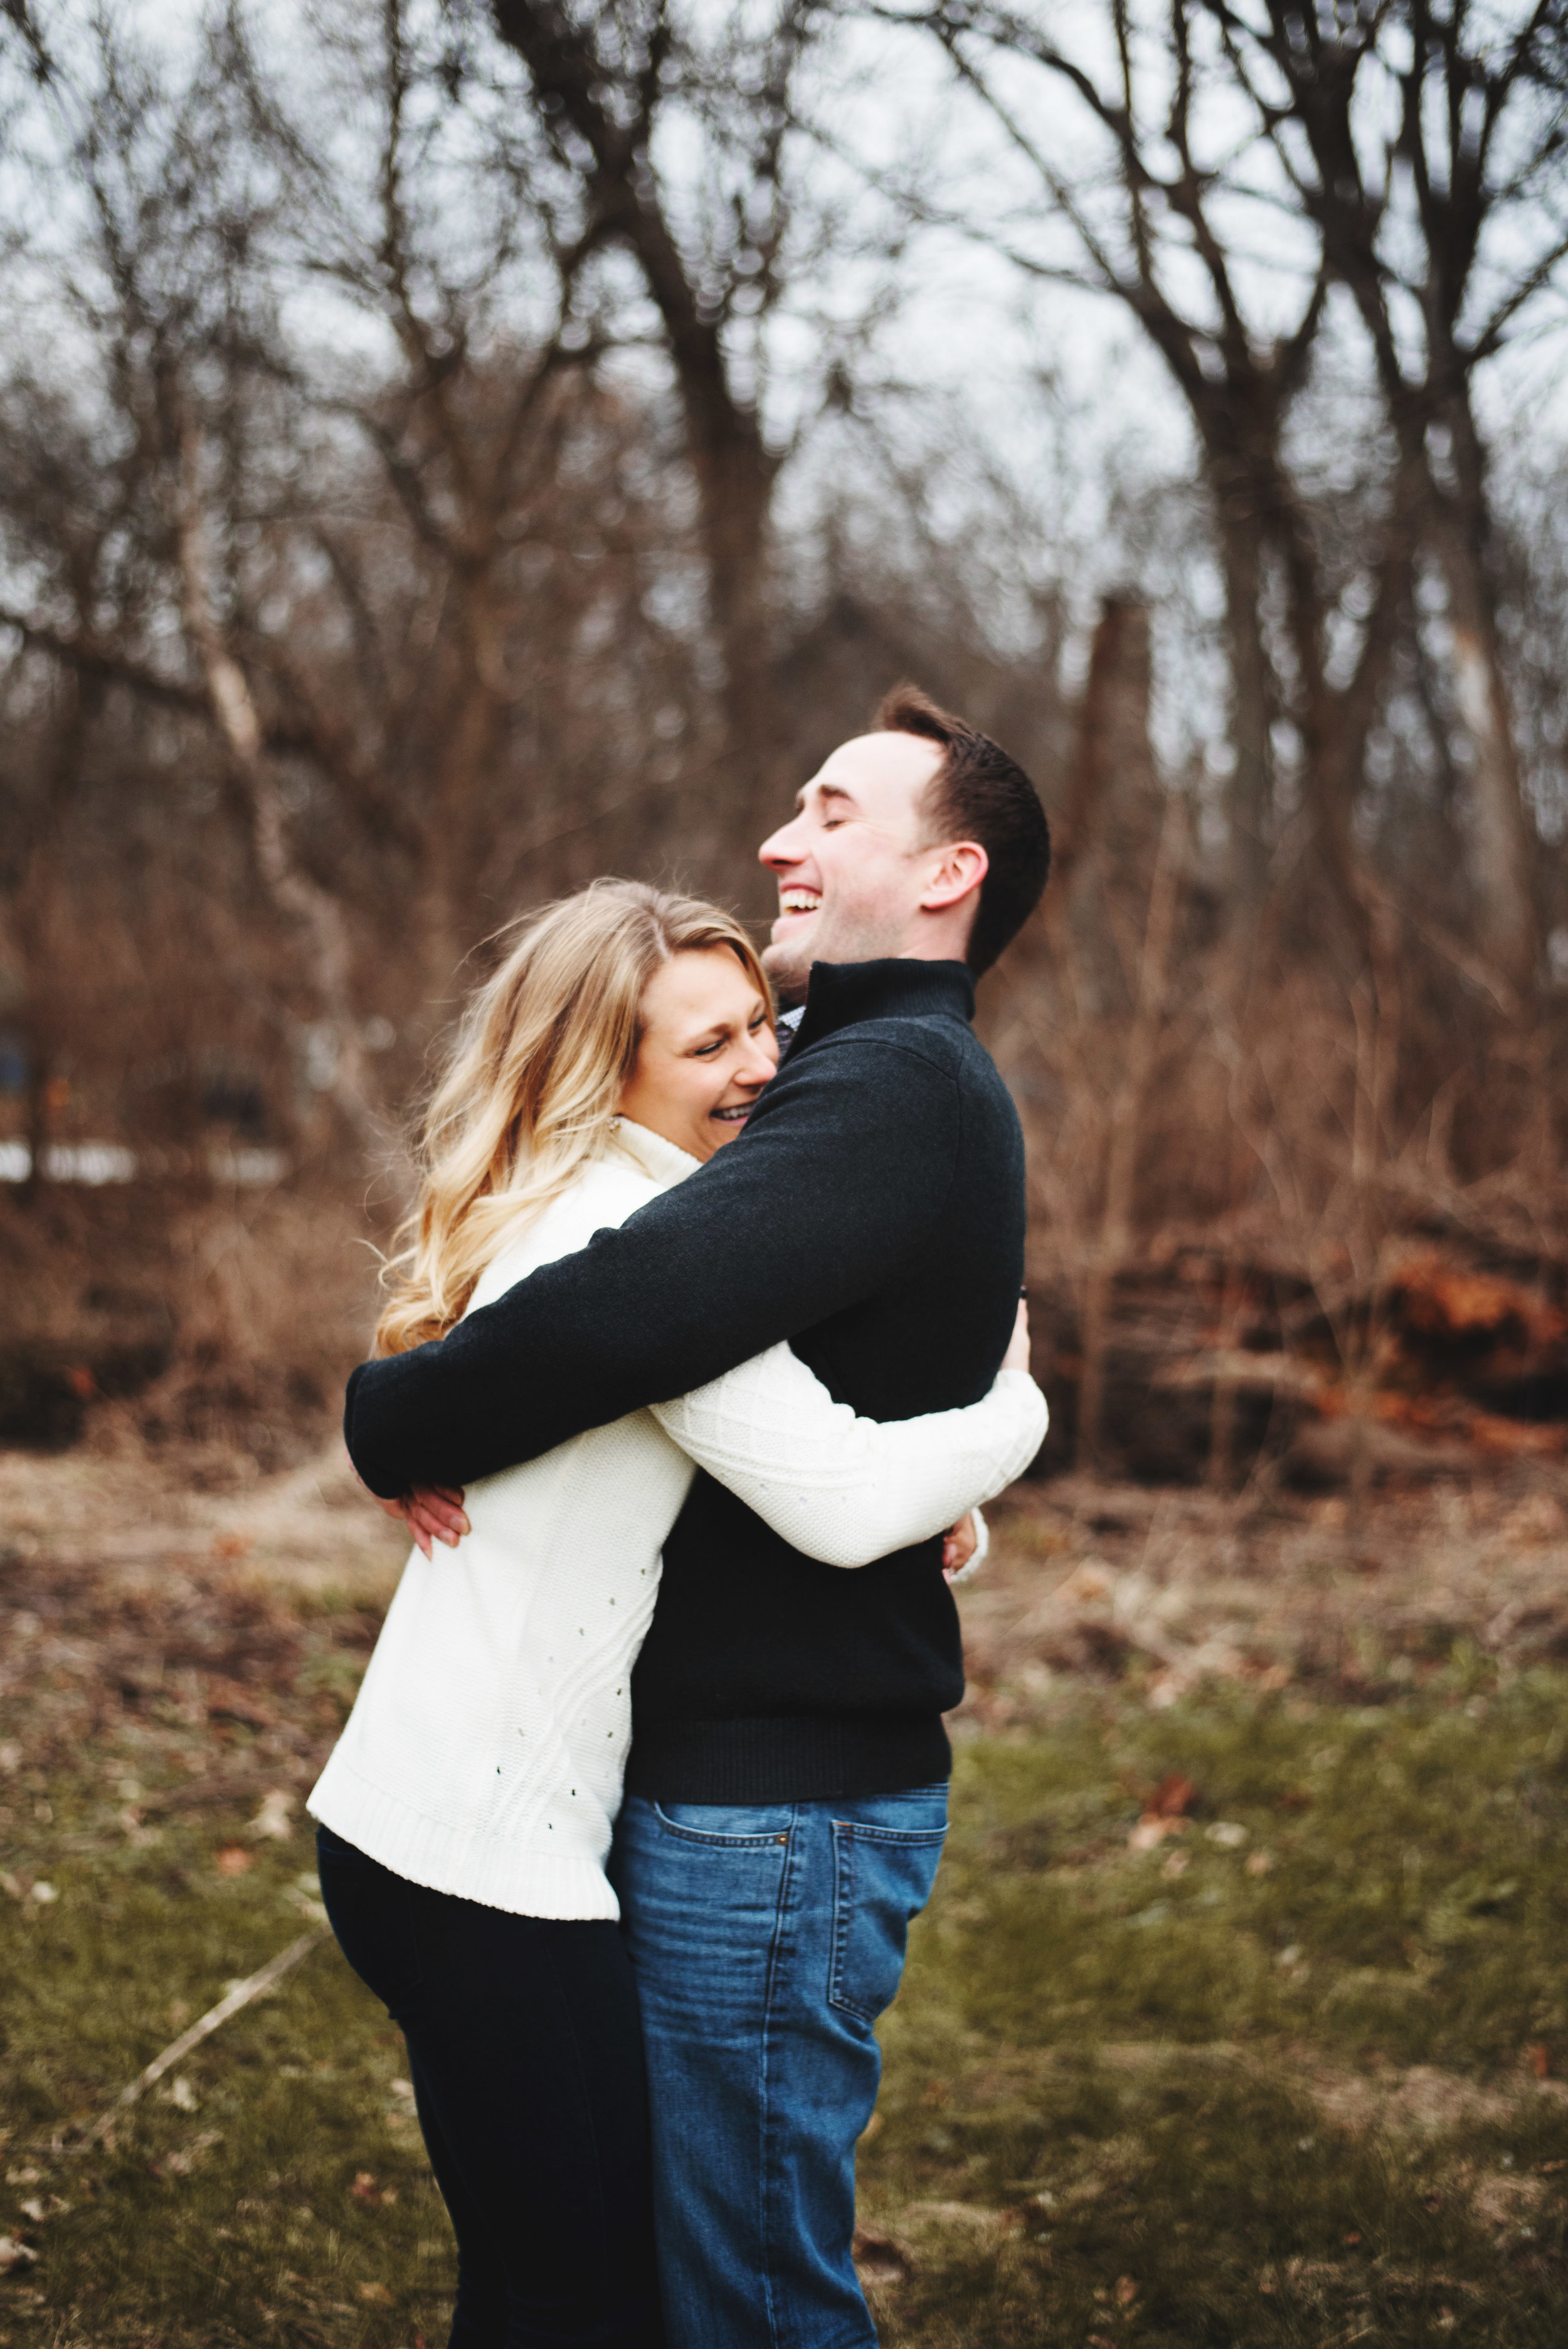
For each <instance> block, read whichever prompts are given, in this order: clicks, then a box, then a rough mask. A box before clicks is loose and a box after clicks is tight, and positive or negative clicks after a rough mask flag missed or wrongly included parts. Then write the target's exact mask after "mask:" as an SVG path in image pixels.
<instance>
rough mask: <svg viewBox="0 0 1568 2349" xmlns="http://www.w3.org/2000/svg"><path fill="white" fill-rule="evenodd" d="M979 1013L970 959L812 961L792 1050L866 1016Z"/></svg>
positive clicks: (931, 1016) (963, 1017)
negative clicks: (964, 960) (942, 960)
mask: <svg viewBox="0 0 1568 2349" xmlns="http://www.w3.org/2000/svg"><path fill="white" fill-rule="evenodd" d="M974 1017H975V976H974V973H973V972H972V971H971V970H970V968H969V967H968V965H967V963H962V962H922V961H919V960H917V959H916V958H915V957H913V956H907V955H897V956H887V957H883V958H882V959H881V960H880V961H877V962H814V963H813V964H812V965H811V977H810V984H809V986H808V988H807V993H806V1010H805V1015H804V1017H803V1018H802V1019H801V1021H800V1024H799V1027H798V1028H797V1030H795V1041H794V1045H793V1047H792V1051H794V1052H799V1051H804V1050H805V1048H806V1046H807V1045H808V1044H814V1043H815V1042H816V1041H817V1040H818V1039H819V1038H820V1037H822V1036H830V1035H832V1034H833V1032H834V1031H835V1030H837V1029H840V1028H850V1027H853V1026H855V1025H856V1024H857V1023H858V1022H859V1021H861V1020H862V1019H961V1020H963V1021H964V1022H965V1025H967V1024H968V1023H969V1022H970V1021H971V1020H973V1019H974Z"/></svg>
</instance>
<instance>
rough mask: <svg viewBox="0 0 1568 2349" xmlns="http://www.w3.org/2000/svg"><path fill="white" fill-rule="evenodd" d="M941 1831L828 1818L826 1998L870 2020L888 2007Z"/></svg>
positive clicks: (926, 1895)
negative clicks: (829, 1879) (829, 1933)
mask: <svg viewBox="0 0 1568 2349" xmlns="http://www.w3.org/2000/svg"><path fill="white" fill-rule="evenodd" d="M946 1833H947V1829H946V1828H945V1826H935V1827H884V1826H868V1825H866V1824H865V1823H863V1822H862V1821H859V1820H854V1819H835V1820H834V1821H833V1950H832V1958H831V1961H830V1970H829V1979H828V1999H829V2003H830V2005H832V2006H836V2007H838V2008H839V2009H840V2010H841V2013H845V2014H852V2015H853V2016H854V2017H855V2018H856V2020H857V2021H858V2022H861V2023H874V2022H875V2021H876V2019H877V2017H878V2015H879V2014H881V2013H882V2011H883V2009H884V2008H886V2007H889V2006H891V2005H892V2001H893V1997H894V1994H895V1993H896V1992H897V1990H898V1984H899V1977H900V1975H901V1974H902V1973H903V1953H904V1949H905V1945H906V1943H907V1941H908V1939H909V1924H910V1919H911V1918H912V1917H917V1916H918V1915H919V1914H920V1911H921V1910H922V1909H923V1908H924V1906H925V1904H926V1902H927V1901H928V1900H929V1899H930V1898H931V1888H932V1886H933V1885H934V1883H935V1881H936V1868H937V1863H938V1861H939V1860H940V1859H941V1857H942V1846H943V1841H944V1837H945V1836H946Z"/></svg>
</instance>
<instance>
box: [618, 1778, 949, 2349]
mask: <svg viewBox="0 0 1568 2349" xmlns="http://www.w3.org/2000/svg"><path fill="white" fill-rule="evenodd" d="M946 1828H947V1789H946V1787H945V1786H944V1785H940V1786H920V1787H915V1788H913V1789H911V1790H910V1791H908V1792H907V1793H903V1794H896V1795H870V1796H867V1797H866V1798H864V1799H863V1800H859V1801H841V1802H825V1803H780V1804H771V1805H763V1806H758V1807H750V1806H748V1807H744V1808H729V1807H721V1806H715V1805H711V1804H706V1803H665V1804H658V1803H651V1802H647V1801H645V1800H644V1799H642V1798H640V1797H638V1796H635V1795H632V1796H629V1797H628V1798H627V1800H626V1802H625V1804H624V1807H623V1809H622V1812H621V1817H620V1823H619V1825H618V1826H617V1829H616V1834H615V1848H614V1855H613V1857H612V1859H611V1864H610V1865H611V1875H612V1877H613V1878H614V1882H615V1885H616V1889H617V1890H618V1891H619V1893H620V1896H621V1908H622V1920H623V1927H624V1931H625V1933H626V1937H627V1940H628V1942H629V1944H630V1947H631V1951H632V1962H633V1964H634V1967H635V1969H636V1976H637V1992H638V1997H639V1999H640V2001H641V2003H642V2010H643V2034H644V2040H645V2046H646V2050H647V2064H648V2100H649V2106H650V2109H651V2114H652V2120H653V2132H654V2203H655V2220H656V2227H657V2233H658V2247H659V2274H660V2283H661V2288H662V2291H663V2294H664V2303H665V2323H666V2324H667V2326H668V2330H669V2335H670V2340H671V2342H672V2344H679V2349H867V2344H874V2343H875V2341H876V2332H875V2329H874V2327H873V2326H872V2321H871V2317H870V2314H869V2313H868V2312H867V2309H866V2304H865V2300H864V2298H863V2296H862V2294H861V2288H860V2285H859V2283H858V2282H857V2281H856V2277H855V2271H854V2265H853V2262H852V2261H851V2255H850V2246H851V2239H852V2237H853V2234H854V2224H855V2140H856V2138H857V2137H859V2136H860V2134H861V2130H862V2129H863V2128H864V2127H865V2126H866V2123H867V2122H868V2121H869V2120H870V2118H871V2116H872V2106H873V2105H874V2104H875V2102H876V2094H877V2085H878V2082H879V2080H880V2078H881V2076H882V2055H881V2051H880V2050H879V2048H878V2046H877V2043H876V2039H875V2037H874V2035H873V2031H872V2025H873V2024H874V2023H875V2022H876V2019H877V2017H878V2016H879V2015H880V2014H881V2013H882V2010H883V2009H884V2008H885V2007H886V2006H888V2005H889V2004H890V2003H891V2002H892V1997H893V1993H894V1992H895V1991H896V1990H897V1988H898V1983H899V1976H900V1974H901V1973H902V1972H903V1954H904V1942H905V1938H906V1935H907V1932H908V1928H909V1920H910V1919H911V1918H912V1917H913V1916H914V1915H915V1914H916V1913H917V1911H918V1910H920V1909H923V1907H924V1906H925V1903H926V1901H927V1899H929V1898H930V1895H931V1888H932V1884H933V1882H934V1879H935V1876H936V1864H937V1861H938V1859H939V1858H940V1857H941V1854H942V1839H943V1837H944V1834H945V1833H946Z"/></svg>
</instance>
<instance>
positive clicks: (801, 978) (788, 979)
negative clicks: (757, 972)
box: [761, 924, 817, 1004]
mask: <svg viewBox="0 0 1568 2349" xmlns="http://www.w3.org/2000/svg"><path fill="white" fill-rule="evenodd" d="M813 927H815V925H814V924H813ZM761 959H762V968H763V969H764V970H765V971H766V972H767V973H768V976H769V978H770V979H771V980H772V982H773V989H774V992H775V994H776V995H777V996H778V998H779V1001H780V1002H781V1003H789V1004H794V1003H804V1001H805V1000H806V988H807V986H808V985H809V983H810V977H811V965H812V964H813V962H815V961H816V959H817V956H816V952H815V949H814V947H813V944H812V939H811V936H810V932H808V933H807V934H806V935H805V936H796V937H782V938H775V939H774V940H773V941H772V943H771V944H770V945H769V946H765V947H763V949H762V957H761Z"/></svg>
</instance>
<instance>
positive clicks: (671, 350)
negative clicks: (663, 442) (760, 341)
mask: <svg viewBox="0 0 1568 2349" xmlns="http://www.w3.org/2000/svg"><path fill="white" fill-rule="evenodd" d="M817 14H818V9H817V6H816V5H815V0H781V5H779V7H778V9H777V12H776V14H775V16H774V17H773V21H772V22H771V24H770V25H769V27H768V29H767V30H766V32H765V33H764V35H763V36H762V37H761V38H760V39H759V40H757V41H755V42H753V43H750V44H748V49H749V57H748V67H749V70H748V87H747V88H746V89H745V91H744V95H743V96H742V97H741V99H740V103H739V104H738V105H737V104H734V103H731V104H730V105H729V106H728V107H727V108H723V109H718V108H716V107H715V105H714V104H713V99H714V95H715V91H714V84H713V80H712V79H711V78H710V79H709V80H708V82H707V86H706V88H705V87H704V85H703V80H702V73H701V67H700V64H699V62H698V61H697V60H696V58H695V57H694V55H693V51H692V48H691V45H690V42H689V39H683V38H682V36H681V34H680V33H679V31H678V30H677V27H676V22H675V19H674V17H673V15H672V13H671V10H670V8H669V6H668V5H667V0H624V5H616V6H614V7H611V8H607V9H604V10H602V11H600V12H598V13H597V15H596V16H593V17H583V16H581V15H579V14H574V13H573V12H572V11H571V10H569V9H568V8H567V7H566V6H565V5H562V0H495V20H496V24H497V26H498V28H499V30H500V35H501V37H502V38H503V40H505V41H507V42H508V43H509V44H510V45H511V47H512V48H514V49H515V50H516V51H517V53H518V55H519V56H520V57H521V58H522V59H523V61H524V63H525V64H526V66H527V67H528V71H529V76H530V79H531V87H532V90H533V94H534V98H535V101H536V103H537V105H538V107H539V109H540V111H541V114H542V118H543V120H544V122H545V125H546V127H547V130H548V133H549V135H550V138H551V140H552V146H553V149H554V151H555V154H556V157H557V159H558V160H559V161H560V162H561V163H562V165H563V166H564V167H566V168H568V169H570V170H571V171H573V173H574V174H575V175H576V178H577V181H578V183H579V187H580V205H579V210H578V213H577V218H576V222H575V228H574V234H573V242H572V243H571V246H570V248H569V251H568V253H567V255H566V257H565V261H566V266H567V268H568V269H569V271H571V272H573V273H575V271H576V270H577V269H579V268H580V267H581V266H582V264H583V261H584V260H586V259H587V257H588V256H590V255H591V254H595V253H597V252H600V251H603V250H604V249H606V248H616V249H619V250H620V251H622V252H624V253H625V254H629V255H630V257H631V258H632V260H633V262H634V264H635V266H636V269H637V271H638V272H639V274H640V276H641V278H642V282H643V284H644V285H645V288H646V292H647V295H648V297H649V299H650V300H651V302H652V303H653V305H654V308H655V312H656V314H657V317H658V320H659V326H660V330H661V334H662V338H663V342H664V347H665V350H666V351H667V353H668V357H669V361H670V365H671V367H672V369H673V372H674V376H675V381H676V388H677V390H678V393H679V398H680V404H681V413H682V418H683V421H684V428H685V436H686V451H687V454H688V456H689V459H690V461H691V465H692V470H693V473H694V475H695V478H696V493H697V502H698V512H699V516H700V530H701V539H702V547H703V554H704V561H705V564H706V569H707V599H708V609H709V614H710V618H711V623H712V626H713V629H714V632H715V635H716V636H717V640H718V642H719V644H720V645H721V647H722V648H723V658H724V708H725V712H726V721H727V724H726V731H727V743H726V756H727V761H728V762H729V774H728V778H727V781H728V788H729V789H730V790H731V792H733V794H734V799H733V812H732V814H731V817H730V821H729V823H728V825H727V830H728V831H730V832H732V833H736V832H738V834H739V835H740V836H743V837H744V836H748V835H749V834H750V833H751V832H752V831H753V830H754V828H755V824H756V821H757V812H758V802H759V800H760V798H761V792H759V790H758V780H759V779H758V769H759V768H760V769H761V770H762V771H763V774H764V777H765V778H766V781H771V780H772V779H771V777H770V776H768V775H767V770H768V768H769V754H770V750H771V745H772V742H773V739H774V734H775V723H774V716H773V688H772V634H773V616H772V612H771V607H770V596H769V523H770V514H771V507H772V499H773V488H774V482H775V479H776V477H777V473H778V466H779V460H778V457H777V455H776V453H775V452H774V451H772V450H770V449H769V446H768V444H767V441H766V440H765V438H764V434H763V427H762V419H761V416H760V413H759V411H758V405H757V401H756V398H755V393H754V389H753V388H751V387H745V388H743V386H742V384H741V382H740V381H739V380H738V376H737V371H736V367H735V365H734V361H733V357H732V353H731V349H730V333H731V330H732V329H733V327H734V326H735V324H736V322H737V321H738V318H739V317H740V316H741V315H742V314H743V313H745V314H748V315H750V316H757V315H758V314H759V313H761V312H764V311H766V309H767V308H768V307H769V305H771V304H772V302H773V301H774V300H775V299H776V298H777V295H778V294H779V285H780V271H781V268H782V265H783V263H784V258H785V237H786V231H787V228H788V226H789V209H790V205H789V188H788V185H787V181H786V172H785V158H786V140H787V136H788V133H789V130H790V129H791V127H792V125H791V119H790V98H791V85H792V81H793V78H794V76H795V74H796V71H797V68H798V66H799V58H800V56H801V53H802V51H803V49H804V48H805V47H806V45H807V43H808V40H809V38H810V33H811V30H812V26H813V20H814V18H815V16H817ZM730 70H731V72H732V73H733V71H734V59H733V57H732V58H731V61H730ZM683 85H684V86H685V87H686V94H688V95H692V96H695V97H696V98H697V99H698V100H700V101H703V105H702V112H703V116H704V118H705V120H706V123H707V129H708V130H709V133H710V137H712V135H713V134H714V132H715V131H716V130H717V140H716V141H715V143H716V144H717V146H718V147H720V148H721V149H722V150H724V151H725V153H726V155H727V158H728V159H729V161H730V164H731V165H732V168H731V169H730V170H729V171H728V172H727V189H726V191H725V192H726V194H727V202H721V203H720V205H719V206H718V207H717V211H716V212H714V213H713V214H712V215H711V216H710V217H709V219H708V221H707V235H706V236H705V237H702V238H700V239H698V238H696V237H694V235H693V234H692V233H691V224H690V222H687V223H686V224H685V225H684V226H683V224H682V223H681V222H680V221H679V220H678V218H677V213H676V206H675V204H674V202H673V201H672V198H671V195H670V192H669V191H668V189H667V188H666V187H665V184H664V182H663V181H662V180H661V177H660V173H659V170H658V167H657V163H656V160H655V152H654V150H655V140H656V138H657V134H658V132H659V129H660V127H661V115H662V114H663V113H664V112H665V111H667V110H670V109H671V108H672V104H673V100H674V98H675V96H676V93H678V92H681V91H682V90H683ZM737 764H738V765H739V767H740V769H741V773H740V775H739V776H738V777H737V776H736V774H735V771H734V770H735V767H736V765H737Z"/></svg>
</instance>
